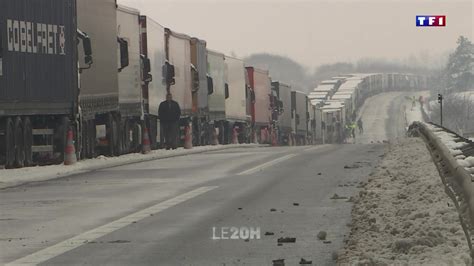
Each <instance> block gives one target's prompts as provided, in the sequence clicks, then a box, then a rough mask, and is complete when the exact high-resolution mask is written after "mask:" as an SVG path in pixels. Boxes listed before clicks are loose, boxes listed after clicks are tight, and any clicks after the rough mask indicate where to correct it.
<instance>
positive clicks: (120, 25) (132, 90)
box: [117, 5, 144, 153]
mask: <svg viewBox="0 0 474 266" xmlns="http://www.w3.org/2000/svg"><path fill="white" fill-rule="evenodd" d="M139 21H140V12H139V11H138V10H136V9H133V8H129V7H125V6H121V5H119V6H118V7H117V35H118V38H119V39H121V40H123V41H125V42H126V44H127V47H128V66H126V67H125V68H122V69H120V70H119V72H118V85H119V111H120V115H121V121H120V127H119V128H120V130H119V132H121V137H120V144H121V147H120V149H121V153H128V152H132V151H138V149H139V145H140V143H141V129H142V120H143V118H144V110H143V97H142V88H141V86H142V77H143V73H142V59H141V56H140V37H141V36H140V24H139ZM122 50H123V49H122V47H121V46H120V45H119V46H118V47H117V54H118V60H121V59H122V55H121V51H122ZM119 65H121V62H120V63H119Z"/></svg>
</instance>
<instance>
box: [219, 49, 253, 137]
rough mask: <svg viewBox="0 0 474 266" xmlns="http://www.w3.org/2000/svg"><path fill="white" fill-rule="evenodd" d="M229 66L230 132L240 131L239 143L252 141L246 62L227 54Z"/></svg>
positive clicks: (228, 114)
mask: <svg viewBox="0 0 474 266" xmlns="http://www.w3.org/2000/svg"><path fill="white" fill-rule="evenodd" d="M225 64H226V67H227V84H228V88H229V89H228V90H229V97H228V98H227V99H226V100H225V115H226V121H227V122H228V123H229V126H230V127H229V129H228V132H233V131H234V130H236V131H237V133H238V141H239V143H247V142H249V141H250V133H251V128H250V123H251V116H250V109H249V107H250V96H251V93H250V91H249V89H248V87H247V82H246V70H245V66H244V62H243V61H242V60H240V59H237V58H234V57H231V56H225Z"/></svg>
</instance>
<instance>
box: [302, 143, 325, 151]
mask: <svg viewBox="0 0 474 266" xmlns="http://www.w3.org/2000/svg"><path fill="white" fill-rule="evenodd" d="M327 146H329V145H328V144H322V145H317V146H314V147H309V148H306V149H304V150H303V151H312V150H317V149H321V148H324V147H327Z"/></svg>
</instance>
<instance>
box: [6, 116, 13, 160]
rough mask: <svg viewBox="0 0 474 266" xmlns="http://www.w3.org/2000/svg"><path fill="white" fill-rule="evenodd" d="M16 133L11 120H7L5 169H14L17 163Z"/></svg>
mask: <svg viewBox="0 0 474 266" xmlns="http://www.w3.org/2000/svg"><path fill="white" fill-rule="evenodd" d="M14 136H15V132H14V130H13V121H12V119H11V118H7V119H6V120H5V148H6V149H5V168H7V169H9V168H13V166H14V163H15V143H14V141H15V139H14Z"/></svg>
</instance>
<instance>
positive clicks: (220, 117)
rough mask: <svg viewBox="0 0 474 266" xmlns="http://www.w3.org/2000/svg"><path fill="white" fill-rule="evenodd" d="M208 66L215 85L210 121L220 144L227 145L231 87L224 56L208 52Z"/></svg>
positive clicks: (210, 97) (210, 96)
mask: <svg viewBox="0 0 474 266" xmlns="http://www.w3.org/2000/svg"><path fill="white" fill-rule="evenodd" d="M208 64H209V75H210V76H211V78H212V82H213V85H214V88H213V89H214V90H213V92H212V94H210V95H209V121H210V123H211V125H213V127H214V128H215V130H216V131H217V134H218V139H219V143H220V144H227V143H229V140H230V139H229V137H230V134H231V133H230V132H229V130H228V129H229V125H228V122H227V121H226V99H227V98H228V97H229V87H228V84H227V66H226V64H225V56H224V54H221V53H219V52H215V51H211V50H208Z"/></svg>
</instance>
